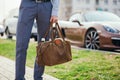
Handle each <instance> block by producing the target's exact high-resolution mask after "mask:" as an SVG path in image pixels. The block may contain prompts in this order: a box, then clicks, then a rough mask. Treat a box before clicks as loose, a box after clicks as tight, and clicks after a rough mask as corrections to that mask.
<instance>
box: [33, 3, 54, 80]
mask: <svg viewBox="0 0 120 80" xmlns="http://www.w3.org/2000/svg"><path fill="white" fill-rule="evenodd" d="M51 9H52V4H51V3H50V2H47V3H42V4H40V5H39V4H38V16H37V19H36V20H37V24H38V42H40V41H41V38H42V37H43V36H44V34H45V32H46V31H47V29H48V27H49V24H50V17H51ZM48 39H49V38H48V37H47V38H46V40H48ZM43 72H44V66H39V65H38V64H37V63H36V62H35V66H34V80H42V77H41V76H42V75H43Z"/></svg>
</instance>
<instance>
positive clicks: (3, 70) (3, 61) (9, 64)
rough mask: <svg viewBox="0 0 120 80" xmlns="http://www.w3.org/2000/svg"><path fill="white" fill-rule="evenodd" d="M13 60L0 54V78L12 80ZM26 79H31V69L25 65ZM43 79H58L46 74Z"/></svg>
mask: <svg viewBox="0 0 120 80" xmlns="http://www.w3.org/2000/svg"><path fill="white" fill-rule="evenodd" d="M14 77H15V62H14V61H12V60H9V59H7V58H5V57H2V56H0V80H14ZM25 77H26V80H33V69H32V68H29V67H26V75H25ZM43 77H44V79H43V80H59V79H56V78H54V77H52V76H49V75H47V74H44V75H43Z"/></svg>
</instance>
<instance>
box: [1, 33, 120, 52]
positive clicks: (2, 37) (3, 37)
mask: <svg viewBox="0 0 120 80" xmlns="http://www.w3.org/2000/svg"><path fill="white" fill-rule="evenodd" d="M0 39H7V37H6V35H4V36H0ZM13 40H16V36H13ZM30 41H32V42H35V41H34V38H31V39H30ZM72 48H75V49H85V50H87V49H86V48H81V47H77V46H74V45H72ZM88 50H90V49H88ZM99 51H106V52H111V53H115V54H120V50H114V51H111V50H99Z"/></svg>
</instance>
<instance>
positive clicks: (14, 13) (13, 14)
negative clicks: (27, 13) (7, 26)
mask: <svg viewBox="0 0 120 80" xmlns="http://www.w3.org/2000/svg"><path fill="white" fill-rule="evenodd" d="M8 17H10V18H18V9H13V10H11V11H10V12H9V16H8Z"/></svg>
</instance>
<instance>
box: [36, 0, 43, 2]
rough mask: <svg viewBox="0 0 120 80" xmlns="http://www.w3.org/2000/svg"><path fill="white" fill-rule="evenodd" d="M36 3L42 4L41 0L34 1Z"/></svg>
mask: <svg viewBox="0 0 120 80" xmlns="http://www.w3.org/2000/svg"><path fill="white" fill-rule="evenodd" d="M35 2H36V3H41V2H43V1H42V0H35Z"/></svg>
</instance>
